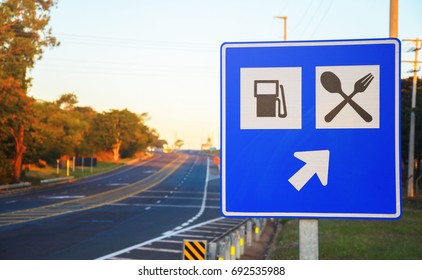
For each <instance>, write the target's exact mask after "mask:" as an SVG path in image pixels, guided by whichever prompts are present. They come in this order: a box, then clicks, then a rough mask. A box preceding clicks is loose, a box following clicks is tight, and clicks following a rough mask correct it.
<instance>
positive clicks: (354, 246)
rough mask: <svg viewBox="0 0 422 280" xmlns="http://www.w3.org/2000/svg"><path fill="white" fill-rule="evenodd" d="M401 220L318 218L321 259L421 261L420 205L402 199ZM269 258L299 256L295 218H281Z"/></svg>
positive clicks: (421, 228)
mask: <svg viewBox="0 0 422 280" xmlns="http://www.w3.org/2000/svg"><path fill="white" fill-rule="evenodd" d="M404 204H405V205H404V209H403V215H402V217H401V219H400V220H325V219H321V220H319V223H318V224H319V225H318V231H319V258H320V259H323V260H410V259H415V260H421V259H422V207H421V204H420V203H419V204H418V203H409V202H404ZM282 222H283V224H284V225H283V229H282V231H281V232H280V234H279V236H277V239H276V245H275V248H274V250H273V251H272V253H271V259H293V260H295V259H296V260H297V259H298V258H299V246H298V243H299V242H298V235H299V233H298V220H297V219H294V220H282Z"/></svg>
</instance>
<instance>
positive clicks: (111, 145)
mask: <svg viewBox="0 0 422 280" xmlns="http://www.w3.org/2000/svg"><path fill="white" fill-rule="evenodd" d="M147 133H148V128H147V126H145V125H144V123H143V118H142V115H140V116H139V115H136V114H135V113H132V112H130V111H129V110H127V109H124V110H111V111H109V112H104V113H101V114H97V116H96V117H95V119H94V121H93V124H92V128H91V133H90V139H91V142H93V143H96V146H97V147H98V148H99V149H102V150H110V151H112V152H113V157H114V160H115V161H118V160H119V158H120V156H121V152H122V150H125V152H127V153H126V156H130V155H132V154H134V152H136V151H137V150H139V149H140V148H142V146H145V147H146V144H147V143H148V140H149V139H148V135H147Z"/></svg>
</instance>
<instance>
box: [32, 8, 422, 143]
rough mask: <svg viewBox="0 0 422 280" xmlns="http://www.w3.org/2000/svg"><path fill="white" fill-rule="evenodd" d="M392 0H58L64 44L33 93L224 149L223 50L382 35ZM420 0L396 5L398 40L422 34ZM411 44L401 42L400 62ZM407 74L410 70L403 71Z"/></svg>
mask: <svg viewBox="0 0 422 280" xmlns="http://www.w3.org/2000/svg"><path fill="white" fill-rule="evenodd" d="M389 6H390V1H389V0H371V1H368V0H354V1H350V0H295V1H292V0H278V1H275V0H261V1H260V0H206V1H205V0H204V1H199V0H197V1H194V0H181V1H170V0H157V1H150V0H149V1H144V0H119V1H117V0H114V1H112V0H107V1H105V0H90V1H82V0H59V1H58V5H57V7H56V8H54V9H53V11H52V13H51V24H50V25H51V27H52V30H53V34H54V35H55V36H56V37H57V38H58V40H59V41H60V42H61V46H59V47H57V48H54V49H47V50H46V51H45V54H44V57H43V59H42V60H41V61H39V62H37V64H36V66H35V68H34V69H33V70H32V72H31V74H30V75H31V76H32V77H33V86H32V88H31V90H30V95H31V96H33V97H35V98H37V99H42V100H48V101H52V100H54V99H56V98H58V96H59V95H61V94H63V93H69V92H72V93H75V94H76V95H77V96H78V97H79V104H80V105H81V106H91V107H93V108H94V109H96V110H98V111H100V112H101V111H107V110H109V109H124V108H128V109H129V110H131V111H133V112H135V113H139V114H140V113H143V112H148V113H149V115H150V117H151V119H150V120H149V121H148V123H147V124H148V125H149V126H151V127H154V128H156V129H157V130H158V132H159V134H160V135H161V136H162V138H165V139H167V140H168V141H169V142H173V141H175V139H182V140H184V141H185V144H186V145H185V148H199V147H200V144H201V142H205V141H206V138H207V137H208V136H211V137H212V138H213V140H214V142H215V145H216V146H219V140H218V138H219V136H220V133H219V116H220V105H219V104H220V54H219V51H220V45H221V44H222V43H224V42H237V41H277V40H282V38H283V21H282V20H280V19H275V18H274V16H287V17H288V19H287V39H288V40H328V39H362V38H385V37H388V36H389ZM421 12H422V1H420V0H399V38H400V39H411V38H416V37H419V38H421V37H422V28H421V26H422V17H421V16H420V13H421ZM411 46H412V45H411V44H410V43H403V45H402V49H403V53H402V56H403V57H402V58H403V59H413V54H412V53H408V52H406V51H407V50H408V49H409V48H410V47H411ZM402 68H403V71H402V72H403V77H404V76H409V75H411V74H410V73H407V71H408V70H410V69H411V66H410V64H409V65H407V64H403V65H402Z"/></svg>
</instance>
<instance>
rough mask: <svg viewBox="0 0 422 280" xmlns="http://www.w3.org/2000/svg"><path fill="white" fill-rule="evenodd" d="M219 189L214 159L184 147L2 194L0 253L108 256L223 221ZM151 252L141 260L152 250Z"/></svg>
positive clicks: (45, 256)
mask: <svg viewBox="0 0 422 280" xmlns="http://www.w3.org/2000/svg"><path fill="white" fill-rule="evenodd" d="M219 188H220V186H219V180H218V170H217V167H216V166H215V165H213V164H212V160H210V158H209V157H207V156H206V155H203V154H201V153H198V152H196V153H194V152H190V153H189V152H187V153H171V154H158V155H157V156H156V157H154V158H153V159H150V160H148V161H145V162H141V163H137V164H134V165H131V166H126V167H124V168H121V169H119V170H117V171H114V172H112V173H107V174H104V175H102V176H96V177H93V178H89V179H84V180H81V181H77V182H74V183H69V184H65V185H61V186H57V187H54V188H50V189H48V190H43V191H39V190H38V191H31V192H27V193H22V194H18V195H8V196H3V197H0V259H9V260H15V259H29V260H36V259H67V260H70V259H97V258H102V257H104V256H113V255H116V254H115V252H119V251H120V252H122V250H124V249H125V248H131V247H133V246H134V245H136V244H148V243H149V242H150V241H151V242H152V241H154V240H160V239H162V238H164V237H166V238H168V237H171V236H172V235H173V234H180V232H183V230H184V229H191V228H194V227H195V225H203V224H206V223H207V222H208V221H212V220H215V219H217V220H216V221H220V220H221V219H219V218H220V210H219ZM220 223H221V221H220ZM228 223H230V221H228ZM232 223H233V221H232ZM234 223H236V222H234ZM216 232H217V233H216V234H221V232H218V230H217V231H216ZM214 235H215V234H214ZM169 243H170V242H169ZM173 246H174V244H173ZM178 250H180V248H178V249H177V250H174V251H175V252H176V251H178ZM150 251H151V254H148V252H147V253H146V254H144V255H143V257H142V258H151V257H150V256H149V255H154V254H155V253H157V250H155V252H154V250H150ZM158 251H160V250H158ZM161 251H163V250H161ZM164 251H165V249H164ZM168 252H170V253H171V252H172V251H171V250H168ZM157 258H159V259H160V258H161V259H169V258H170V257H169V255H160V256H158V255H157ZM171 258H173V257H171ZM175 258H176V259H177V258H179V255H177V256H175Z"/></svg>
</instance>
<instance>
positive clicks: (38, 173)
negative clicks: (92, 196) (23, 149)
mask: <svg viewBox="0 0 422 280" xmlns="http://www.w3.org/2000/svg"><path fill="white" fill-rule="evenodd" d="M122 165H124V163H122V162H120V163H113V162H98V164H97V166H96V167H93V168H92V172H91V168H90V167H84V169H83V170H82V168H81V167H76V168H75V171H73V169H72V168H70V169H69V176H73V177H75V178H76V179H78V178H83V177H86V176H92V175H95V174H98V173H102V172H106V171H110V170H113V169H115V168H117V167H119V166H122ZM66 176H67V172H66V169H60V170H59V174H57V169H56V168H55V167H50V166H48V167H45V168H34V169H31V170H27V171H25V172H24V175H23V176H22V181H26V182H31V183H32V184H33V185H39V184H40V181H41V180H42V179H51V178H58V177H66Z"/></svg>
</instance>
